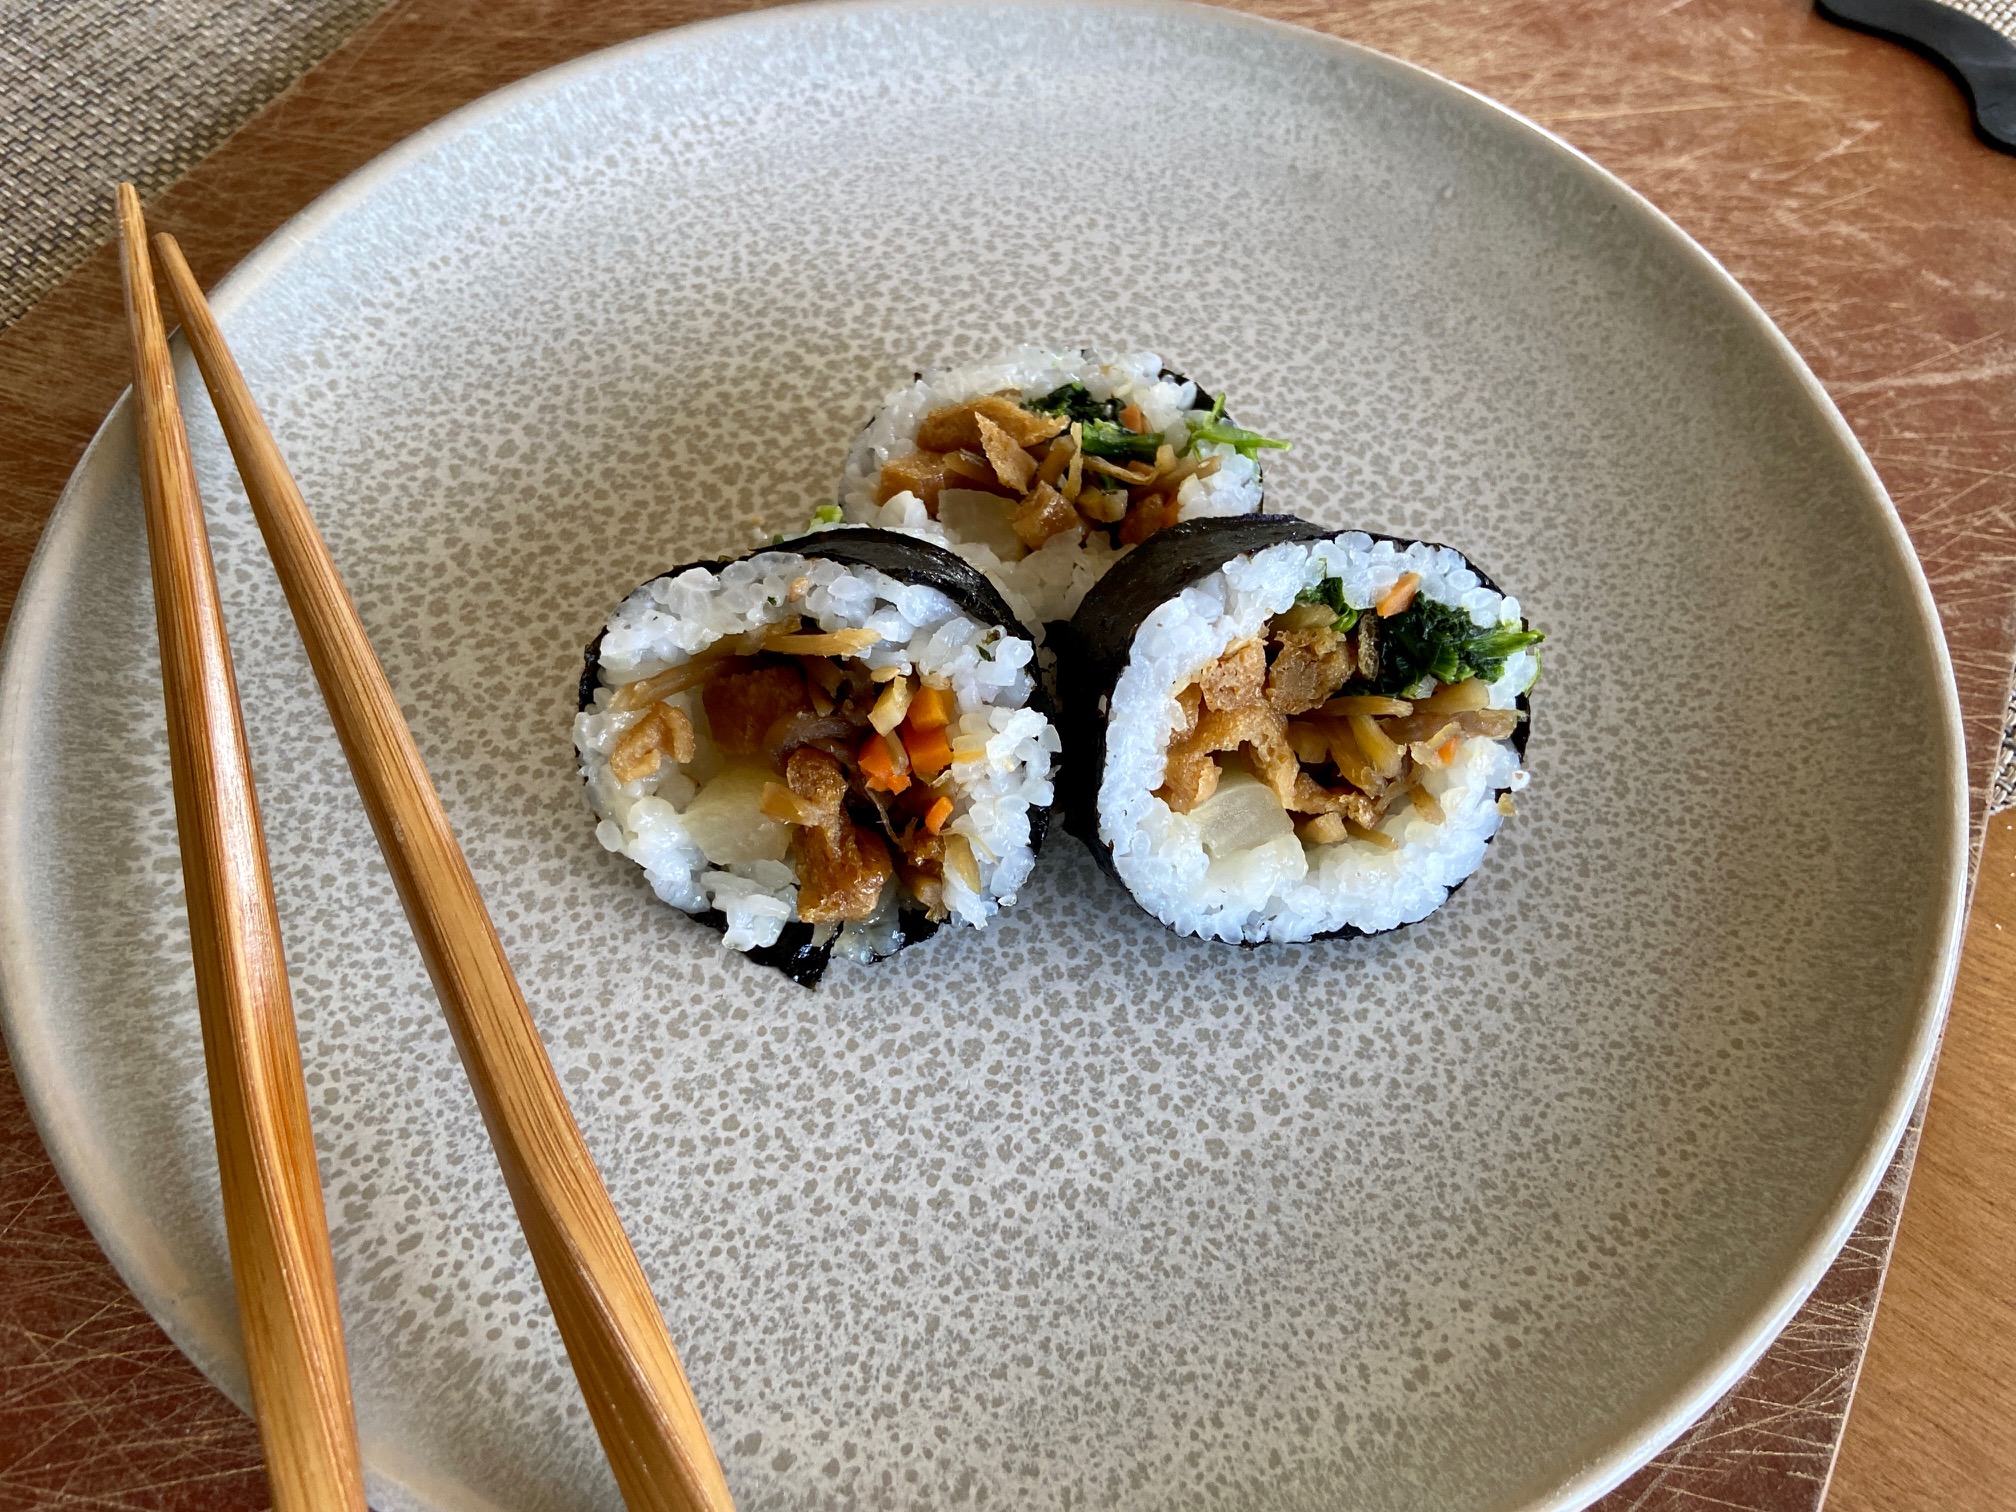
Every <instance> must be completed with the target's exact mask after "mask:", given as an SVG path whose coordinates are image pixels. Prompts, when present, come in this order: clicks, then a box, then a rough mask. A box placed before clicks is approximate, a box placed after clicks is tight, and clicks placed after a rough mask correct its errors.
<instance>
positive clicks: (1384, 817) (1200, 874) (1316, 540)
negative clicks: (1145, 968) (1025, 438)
mask: <svg viewBox="0 0 2016 1512" xmlns="http://www.w3.org/2000/svg"><path fill="white" fill-rule="evenodd" d="M1062 639H1063V641H1064V644H1063V645H1061V646H1060V647H1059V651H1058V663H1059V665H1058V672H1059V686H1060V699H1061V702H1062V708H1063V718H1064V724H1065V742H1066V768H1065V773H1064V779H1063V783H1064V790H1063V793H1062V795H1061V796H1062V799H1063V803H1064V809H1065V814H1066V822H1067V824H1068V825H1069V826H1070V828H1071V830H1072V832H1073V833H1074V834H1076V835H1078V836H1079V838H1081V839H1082V840H1084V842H1085V843H1086V844H1087V845H1088V846H1090V847H1091V849H1092V851H1093V853H1094V855H1096V856H1097V857H1099V858H1100V860H1101V861H1102V862H1103V863H1104V864H1105V865H1106V867H1107V868H1108V869H1109V870H1110V871H1112V872H1113V873H1114V874H1115V875H1116V876H1117V877H1118V878H1119V879H1120V881H1121V882H1122V883H1124V884H1125V885H1126V887H1127V889H1128V891H1129V892H1130V893H1131V894H1132V895H1133V897H1134V900H1135V901H1136V902H1137V903H1139V904H1140V905H1141V907H1142V908H1144V909H1146V910H1147V911H1148V912H1149V913H1151V914H1153V915H1154V916H1155V917H1156V918H1158V919H1160V920H1161V921H1162V922H1163V923H1164V924H1166V925H1168V926H1169V927H1170V928H1171V929H1174V930H1177V931H1179V932H1180V933H1183V934H1191V935H1199V936H1202V937H1204V938H1207V939H1215V940H1227V941H1242V942H1245V943H1249V944H1255V943H1259V942H1262V941H1292V940H1311V939H1316V938H1319V937H1322V936H1329V935H1358V934H1375V933H1378V932H1380V931H1382V930H1388V929H1393V928H1396V927H1398V926H1400V925H1403V924H1411V923H1414V922H1416V921H1418V920H1420V919H1424V918H1426V917H1427V916H1428V915H1429V914H1431V913H1433V912H1434V911H1435V910H1436V909H1437V908H1439V907H1440V906H1441V905H1442V903H1443V901H1444V900H1445V899H1446V898H1447V897H1448V896H1449V893H1450V891H1451V890H1452V889H1453V888H1455V887H1456V886H1458V885H1459V884H1460V883H1461V882H1463V880H1464V879H1465V878H1467V877H1469V876H1470V875H1471V874H1472V873H1473V872H1475V871H1476V870H1477V867H1478V866H1479V864H1480V863H1481V862H1482V861H1483V859H1484V851H1485V847H1486V846H1487V845H1488V844H1489V842H1490V841H1491V838H1492V837H1493V836H1494V835H1496V834H1497V832H1498V829H1499V826H1500V825H1501V824H1502V823H1503V822H1504V819H1505V817H1506V815H1508V814H1509V813H1511V812H1512V804H1511V800H1510V798H1509V796H1508V794H1509V792H1510V791H1511V790H1514V789H1518V788H1521V787H1523V786H1524V785H1525V782H1526V774H1525V772H1524V771H1523V769H1522V766H1521V763H1522V759H1523V756H1524V752H1525V746H1526V732H1527V712H1528V710H1527V699H1526V694H1527V690H1528V689H1530V688H1531V687H1532V685H1533V682H1534V679H1535V678H1536V677H1538V675H1539V671H1540V662H1539V657H1538V654H1537V652H1536V650H1535V648H1536V647H1537V645H1538V644H1539V642H1540V639H1541V636H1540V634H1539V633H1538V632H1537V631H1534V630H1532V629H1530V628H1528V626H1527V625H1526V622H1525V621H1524V619H1523V618H1521V615H1520V609H1519V603H1518V600H1516V599H1514V598H1511V597H1508V596H1507V595H1506V594H1504V593H1502V592H1501V591H1499V589H1498V588H1497V586H1496V585H1495V584H1493V583H1492V582H1491V580H1490V579H1489V578H1487V577H1486V576H1484V574H1483V573H1481V572H1479V571H1478V570H1477V569H1476V568H1475V567H1473V566H1471V565H1470V563H1469V562H1468V561H1467V560H1465V559H1464V557H1463V556H1462V554H1461V553H1459V552H1456V551H1453V550H1451V549H1450V548H1449V547H1446V546H1435V545H1430V544H1427V543H1425V542H1419V541H1397V540H1393V539H1390V538H1386V537H1379V536H1373V535H1368V534H1366V533H1365V532H1363V531H1329V530H1325V529H1322V528H1321V527H1319V526H1315V525H1310V524H1308V523H1306V522H1304V521H1302V520H1297V519H1292V518H1288V517H1285V516H1278V515H1275V516H1259V517H1256V518H1252V519H1246V520H1200V521H1196V522H1194V523H1192V524H1186V525H1179V526H1177V527H1176V528H1174V529H1172V530H1167V531H1164V532H1162V533H1161V534H1160V535H1158V536H1156V537H1155V538H1154V539H1153V540H1151V541H1149V542H1147V543H1146V544H1145V545H1143V546H1142V547H1141V548H1140V549H1139V550H1137V551H1135V552H1133V553H1132V554H1131V555H1129V556H1128V557H1127V559H1126V560H1125V561H1123V562H1121V563H1120V564H1119V565H1118V566H1116V567H1115V568H1114V569H1113V571H1112V572H1110V573H1109V574H1107V576H1106V577H1105V578H1104V579H1103V580H1102V581H1101V582H1100V583H1099V584H1098V586H1097V587H1095V588H1093V589H1092V591H1091V592H1090V593H1088V594H1087V595H1086V597H1085V601H1084V603H1083V604H1082V605H1081V606H1080V607H1079V610H1078V613H1077V615H1076V616H1075V618H1074V619H1073V621H1072V623H1071V626H1070V628H1069V632H1068V634H1067V635H1066V636H1064V637H1063V638H1062Z"/></svg>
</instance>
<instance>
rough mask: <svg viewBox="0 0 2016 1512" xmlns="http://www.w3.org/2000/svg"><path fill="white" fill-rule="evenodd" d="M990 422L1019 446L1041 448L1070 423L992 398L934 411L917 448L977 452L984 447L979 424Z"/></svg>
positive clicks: (922, 427)
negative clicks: (985, 421)
mask: <svg viewBox="0 0 2016 1512" xmlns="http://www.w3.org/2000/svg"><path fill="white" fill-rule="evenodd" d="M983 418H984V419H986V420H988V421H991V422H992V423H993V424H994V425H995V426H996V427H998V428H999V429H1001V430H1002V431H1005V432H1006V433H1007V435H1008V439H1009V440H1010V441H1012V442H1014V443H1015V445H1017V446H1041V445H1042V444H1043V443H1044V442H1045V441H1048V440H1050V439H1051V438H1053V437H1055V436H1057V435H1060V434H1062V433H1063V432H1064V431H1065V430H1067V429H1068V428H1069V427H1070V424H1071V422H1070V421H1069V420H1067V419H1065V418H1064V417H1063V416H1062V415H1039V414H1037V413H1036V412H1035V411H1034V410H1027V409H1024V408H1023V407H1022V406H1021V405H1020V404H1018V403H1016V402H1015V400H1013V399H1011V398H1010V397H1009V396H1008V395H1006V394H989V395H987V396H986V397H985V398H983V399H975V400H972V401H970V402H969V403H966V404H953V405H948V406H946V407H945V408H944V409H937V410H933V411H931V413H930V414H928V415H926V416H925V417H924V423H923V424H922V425H920V426H918V427H917V445H918V446H919V447H920V448H922V449H924V450H926V451H958V450H960V449H961V448H962V447H963V448H964V449H966V450H967V451H976V450H978V449H979V448H980V444H981V429H980V421H981V420H982V419H983Z"/></svg>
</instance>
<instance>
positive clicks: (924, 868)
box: [609, 616, 980, 924]
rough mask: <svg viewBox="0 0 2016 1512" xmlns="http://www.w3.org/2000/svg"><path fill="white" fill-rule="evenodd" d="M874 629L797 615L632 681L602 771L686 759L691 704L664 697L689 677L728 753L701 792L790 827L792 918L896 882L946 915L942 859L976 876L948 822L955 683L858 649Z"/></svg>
mask: <svg viewBox="0 0 2016 1512" xmlns="http://www.w3.org/2000/svg"><path fill="white" fill-rule="evenodd" d="M877 639H878V637H877V635H876V632H875V631H873V630H838V631H820V630H818V629H817V628H816V627H815V628H813V629H810V630H808V629H806V628H805V627H804V626H803V624H802V622H801V621H800V620H799V619H798V618H797V617H796V616H793V617H792V618H790V619H787V620H785V621H783V622H781V623H779V624H775V625H771V626H769V627H768V628H766V629H764V630H760V631H752V632H749V633H747V634H744V635H738V636H733V637H730V638H729V639H727V640H724V641H721V642H718V643H717V644H716V645H714V646H712V647H710V648H709V649H708V650H707V651H705V652H702V653H701V654H700V655H698V656H696V657H694V658H693V659H692V660H691V661H688V662H685V663H683V664H681V665H680V666H677V667H673V668H670V669H668V670H666V671H664V672H661V673H658V674H657V675H656V676H654V677H647V678H642V679H640V680H638V681H636V682H633V683H626V684H625V685H623V686H622V687H620V688H618V689H617V690H616V693H615V696H614V697H613V698H612V699H611V701H610V704H609V707H610V710H611V711H612V712H617V713H622V712H627V711H631V710H640V709H641V710H643V711H644V712H643V715H642V717H641V718H639V719H638V720H636V721H635V722H634V723H632V724H631V725H630V726H629V727H628V728H627V729H626V730H625V731H624V732H623V734H622V735H621V736H620V737H619V738H618V739H617V741H616V744H615V747H614V749H613V750H612V751H611V753H610V760H609V768H610V772H611V773H612V775H614V776H615V778H616V779H617V780H618V781H619V782H631V781H635V780H636V779H638V778H640V777H649V776H651V775H653V774H654V773H656V772H657V771H658V769H659V766H660V763H661V762H663V761H665V760H667V759H669V760H671V761H673V762H676V763H678V764H680V765H681V766H682V767H683V766H684V765H685V764H687V763H689V762H692V761H694V759H695V758H696V756H697V755H698V754H699V732H698V731H696V729H695V727H694V721H693V717H692V715H691V714H689V713H688V712H687V711H686V710H685V709H684V708H682V707H680V706H679V705H678V704H676V703H669V702H666V701H665V700H667V699H669V698H671V697H673V696H674V695H677V694H680V693H684V692H688V691H690V690H693V689H698V690H699V693H700V707H701V709H702V710H703V711H704V713H705V717H706V724H707V729H708V732H709V733H710V734H711V736H712V739H713V748H714V751H715V752H717V753H718V755H719V756H720V758H721V759H722V762H723V765H722V767H721V770H720V771H719V772H718V773H716V774H712V775H711V776H710V780H709V782H708V783H706V784H705V785H703V787H702V789H701V798H700V799H697V800H696V801H695V805H694V807H696V808H697V807H699V806H701V805H702V804H703V803H704V800H705V798H706V795H707V794H708V793H709V792H713V791H716V790H717V788H718V789H720V790H722V791H727V790H729V789H733V790H734V792H735V793H736V794H737V795H740V794H743V793H746V795H747V797H748V799H749V804H750V806H749V811H748V812H747V813H746V814H741V815H733V814H731V815H730V816H729V822H736V821H737V819H739V820H741V821H742V822H745V823H746V824H747V826H748V827H749V828H750V829H751V830H756V829H760V828H761V827H762V826H763V825H764V823H765V821H768V822H770V823H771V824H774V825H778V826H783V827H785V829H786V831H787V832H788V842H787V843H786V846H785V853H787V854H788V855H789V856H790V857H791V859H792V862H793V863H794V865H795V868H796V870H797V873H798V917H799V918H800V919H801V920H803V921H804V922H805V923H808V924H840V923H846V922H849V921H853V920H861V919H869V918H873V917H874V916H875V915H876V914H877V912H878V911H879V910H880V909H881V908H882V906H883V904H884V901H885V900H884V893H885V891H886V890H887V889H888V887H889V886H890V885H891V884H892V882H893V883H894V884H896V885H897V886H898V887H899V888H900V889H901V891H902V893H904V894H907V896H908V898H909V899H910V900H913V901H914V903H915V904H916V906H917V907H919V908H921V909H922V910H923V911H924V912H925V913H927V914H928V915H929V916H930V917H931V918H933V919H942V918H944V917H945V915H946V912H947V909H946V904H945V878H946V876H947V874H948V870H949V872H950V873H951V874H953V875H956V876H958V877H959V878H960V879H961V880H962V881H963V882H964V883H965V885H966V886H967V887H968V888H969V889H971V890H972V891H975V892H978V891H979V889H980V871H979V866H978V863H977V862H976V860H975V858H974V855H973V852H972V849H971V847H970V845H969V843H968V842H967V840H966V839H965V837H964V836H962V835H959V834H956V833H954V834H947V833H946V832H945V825H946V822H947V821H948V820H950V819H951V817H952V813H953V808H954V802H953V796H952V783H951V770H952V766H953V763H954V760H955V756H954V753H953V751H952V746H951V731H950V729H949V728H948V727H949V726H950V724H951V722H952V716H953V713H954V707H953V694H952V691H951V689H950V687H949V686H948V685H946V684H943V683H939V682H935V681H925V680H922V679H920V678H919V677H918V676H916V675H915V674H910V673H904V672H902V671H900V670H899V669H896V668H891V667H870V666H869V665H868V664H867V663H866V662H864V661H862V660H861V659H860V656H861V653H863V652H865V651H867V650H868V649H869V648H870V647H871V646H873V645H874V644H875V643H876V641H877ZM723 801H724V802H725V801H727V800H723Z"/></svg>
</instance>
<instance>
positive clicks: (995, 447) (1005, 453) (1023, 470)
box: [974, 415, 1036, 494]
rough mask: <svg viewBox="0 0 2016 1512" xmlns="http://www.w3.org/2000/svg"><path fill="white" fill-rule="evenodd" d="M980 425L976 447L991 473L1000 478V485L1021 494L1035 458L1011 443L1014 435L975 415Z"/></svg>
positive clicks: (1013, 442)
mask: <svg viewBox="0 0 2016 1512" xmlns="http://www.w3.org/2000/svg"><path fill="white" fill-rule="evenodd" d="M974 418H975V422H976V423H977V424H978V426H979V428H980V450H981V451H983V452H985V453H986V454H987V462H988V464H989V465H990V466H991V467H992V468H993V469H994V476H995V477H996V478H998V479H1000V480H1001V486H1002V487H1003V488H1008V489H1012V490H1014V491H1015V492H1016V493H1018V494H1019V493H1021V492H1022V491H1023V490H1024V489H1026V488H1027V487H1028V486H1029V480H1030V479H1031V478H1033V477H1035V476H1036V459H1035V458H1034V457H1032V456H1030V455H1029V453H1027V452H1026V451H1024V450H1023V449H1022V448H1021V447H1019V446H1017V445H1016V444H1015V438H1014V437H1013V436H1011V435H1009V434H1008V432H1006V431H1005V430H1003V429H1001V427H1000V426H998V425H996V424H995V423H994V422H993V421H992V420H989V419H988V418H987V417H986V416H985V415H978V416H975V417H974Z"/></svg>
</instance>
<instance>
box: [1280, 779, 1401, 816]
mask: <svg viewBox="0 0 2016 1512" xmlns="http://www.w3.org/2000/svg"><path fill="white" fill-rule="evenodd" d="M1283 807H1284V808H1288V809H1291V810H1293V811H1294V812H1295V813H1298V814H1318V815H1321V814H1342V815H1343V816H1344V817H1345V818H1346V819H1349V820H1351V821H1352V822H1353V823H1356V824H1362V825H1365V826H1366V827H1367V828H1368V829H1369V828H1370V827H1371V826H1372V825H1375V824H1377V823H1378V822H1379V818H1380V816H1381V815H1382V814H1383V813H1384V812H1385V810H1386V805H1385V804H1384V803H1382V802H1380V801H1379V800H1378V799H1376V798H1373V797H1370V796H1368V795H1367V794H1364V793H1361V792H1359V791H1358V790H1357V789H1356V788H1339V789H1337V790H1336V791H1335V792H1332V791H1331V790H1330V789H1329V788H1326V787H1324V786H1323V784H1322V783H1320V782H1318V781H1317V780H1316V779H1315V778H1314V777H1311V776H1310V775H1309V774H1308V773H1307V772H1305V771H1302V770H1301V769H1300V768H1297V769H1296V772H1295V777H1294V781H1293V784H1292V786H1291V787H1290V790H1289V798H1288V801H1287V802H1286V803H1285V804H1284V805H1283Z"/></svg>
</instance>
